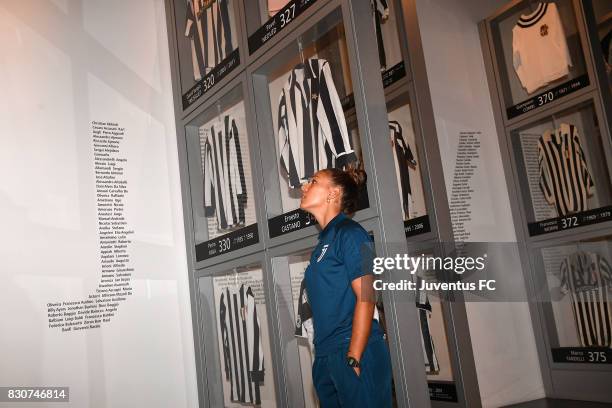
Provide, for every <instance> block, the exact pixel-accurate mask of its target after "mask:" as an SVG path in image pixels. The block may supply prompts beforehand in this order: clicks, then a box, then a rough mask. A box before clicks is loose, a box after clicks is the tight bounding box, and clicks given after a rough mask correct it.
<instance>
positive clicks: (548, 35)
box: [512, 3, 572, 93]
mask: <svg viewBox="0 0 612 408" xmlns="http://www.w3.org/2000/svg"><path fill="white" fill-rule="evenodd" d="M512 55H513V64H514V69H515V70H516V73H517V75H518V77H519V79H520V80H521V84H522V85H523V87H524V88H525V89H526V90H527V92H528V93H532V92H534V91H535V90H537V89H538V88H541V87H543V86H545V85H548V84H549V83H550V82H553V81H555V80H557V79H559V78H562V77H564V76H566V75H567V74H568V73H569V67H571V66H572V60H571V58H570V54H569V50H568V48H567V42H566V39H565V33H564V31H563V25H562V24H561V18H560V17H559V12H558V10H557V5H556V4H555V3H539V4H538V7H537V8H536V10H535V11H534V12H533V13H531V14H529V15H523V16H521V17H520V18H519V21H518V22H517V23H516V25H515V26H514V28H513V29H512Z"/></svg>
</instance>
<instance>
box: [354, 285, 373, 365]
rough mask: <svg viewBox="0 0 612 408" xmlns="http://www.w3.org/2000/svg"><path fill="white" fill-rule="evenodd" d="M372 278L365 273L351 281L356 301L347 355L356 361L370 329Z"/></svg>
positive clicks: (361, 352)
mask: <svg viewBox="0 0 612 408" xmlns="http://www.w3.org/2000/svg"><path fill="white" fill-rule="evenodd" d="M373 280H374V277H373V276H372V275H365V276H362V277H360V278H357V279H354V280H353V281H352V282H351V286H352V288H353V292H354V293H355V297H356V298H357V303H355V312H354V315H353V332H352V335H351V343H350V345H349V349H348V353H347V357H353V358H354V359H356V360H357V361H360V360H361V355H362V354H363V350H365V348H366V345H367V344H368V339H369V337H370V330H371V329H372V319H373V318H374V307H375V303H374V289H373V286H372V283H373ZM354 369H355V372H356V373H357V374H358V375H359V374H360V373H361V370H360V369H359V368H354Z"/></svg>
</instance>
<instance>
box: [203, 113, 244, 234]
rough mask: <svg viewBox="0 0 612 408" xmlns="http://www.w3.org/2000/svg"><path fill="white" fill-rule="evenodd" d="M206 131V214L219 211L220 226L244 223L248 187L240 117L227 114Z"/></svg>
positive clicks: (204, 149) (204, 145) (209, 215)
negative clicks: (241, 145)
mask: <svg viewBox="0 0 612 408" xmlns="http://www.w3.org/2000/svg"><path fill="white" fill-rule="evenodd" d="M203 131H204V137H203V143H202V144H201V146H202V150H203V151H202V156H203V158H202V169H203V171H204V188H203V191H204V214H205V216H207V217H212V216H213V215H215V214H216V216H217V228H218V229H219V230H224V229H228V228H233V227H236V226H239V225H244V223H245V214H244V208H245V206H246V202H247V190H246V182H245V177H244V167H243V164H242V152H241V149H240V137H239V134H238V127H237V126H236V121H235V120H234V119H233V118H231V117H230V116H228V115H226V116H224V118H223V121H222V122H220V121H217V122H215V123H214V124H213V125H211V126H210V128H205V129H204V130H203Z"/></svg>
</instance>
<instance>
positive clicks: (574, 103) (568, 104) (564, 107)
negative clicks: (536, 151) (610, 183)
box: [506, 94, 612, 242]
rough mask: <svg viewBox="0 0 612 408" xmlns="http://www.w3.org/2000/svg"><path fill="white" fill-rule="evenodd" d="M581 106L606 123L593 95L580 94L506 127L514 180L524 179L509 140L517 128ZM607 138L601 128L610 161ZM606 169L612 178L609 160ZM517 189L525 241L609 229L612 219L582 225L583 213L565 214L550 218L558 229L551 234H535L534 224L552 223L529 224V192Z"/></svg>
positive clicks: (521, 187) (611, 145)
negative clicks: (590, 107)
mask: <svg viewBox="0 0 612 408" xmlns="http://www.w3.org/2000/svg"><path fill="white" fill-rule="evenodd" d="M582 104H588V105H591V106H593V109H594V111H595V114H596V115H597V118H598V119H599V121H600V123H605V119H604V115H603V110H602V106H601V105H600V104H598V103H596V100H595V99H594V95H593V94H582V95H576V96H575V97H574V98H571V99H568V100H566V101H563V102H561V103H559V104H558V105H557V107H556V108H555V109H554V110H551V111H541V112H537V114H535V115H533V116H532V117H531V118H525V120H523V121H521V122H517V123H514V124H513V125H512V126H508V127H507V128H506V137H507V140H508V142H507V143H508V149H509V152H510V156H511V157H510V159H511V162H512V171H513V174H514V177H516V179H517V180H519V181H520V180H523V178H522V177H521V170H520V169H519V164H520V163H521V162H522V159H520V158H518V157H517V154H516V153H515V147H514V146H513V145H512V143H513V140H512V139H513V138H514V132H518V131H519V130H520V129H522V128H524V127H525V126H529V125H531V124H535V123H538V122H539V121H542V120H544V119H548V118H551V117H554V115H555V114H558V113H563V112H566V111H568V110H571V109H572V108H574V107H578V106H580V105H582ZM609 135H610V133H609V132H606V131H605V129H600V137H601V143H602V145H603V150H604V151H603V158H604V160H605V158H606V157H608V158H612V143H609V142H608V141H607V139H608V140H609ZM586 136H589V135H584V137H586ZM605 167H606V168H607V171H608V174H607V176H608V178H609V179H612V159H608V161H607V162H606V163H605ZM518 186H519V188H518V190H519V192H518V196H519V201H520V203H521V207H522V214H524V217H525V218H524V224H525V227H526V228H527V235H528V238H527V239H528V240H529V241H530V242H538V241H542V240H548V239H553V238H556V237H563V236H566V237H571V236H572V234H573V233H574V230H580V229H583V228H597V229H599V228H612V218H609V219H607V221H603V222H598V223H584V222H580V219H581V214H582V213H578V214H577V215H568V216H566V217H563V216H558V217H553V218H552V219H554V220H558V221H556V222H555V225H556V226H557V227H558V229H557V230H556V231H551V232H541V231H537V230H535V229H536V227H537V224H544V223H548V222H551V221H547V220H541V221H532V222H529V221H528V220H529V218H528V217H529V215H528V214H529V211H528V210H527V209H526V208H525V207H526V203H527V201H528V200H527V197H529V194H530V193H529V191H528V186H526V183H520V182H519V183H518ZM611 205H612V202H611V203H608V204H607V205H604V206H602V207H600V208H596V209H592V210H590V211H585V213H589V212H594V211H599V212H602V211H607V212H610V211H612V208H611V207H612V206H611ZM606 208H608V210H606ZM599 212H598V213H599ZM574 217H578V218H576V219H577V220H578V221H577V222H576V223H574V220H573V218H574ZM566 219H567V220H569V221H567V222H565V223H564V222H563V221H564V220H566Z"/></svg>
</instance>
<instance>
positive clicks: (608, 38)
mask: <svg viewBox="0 0 612 408" xmlns="http://www.w3.org/2000/svg"><path fill="white" fill-rule="evenodd" d="M592 5H593V11H594V12H595V23H596V24H597V35H598V39H599V44H600V46H601V47H599V48H598V49H595V58H601V59H602V60H603V61H604V66H605V69H606V74H607V75H608V83H609V86H610V90H612V2H610V1H609V0H592Z"/></svg>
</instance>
